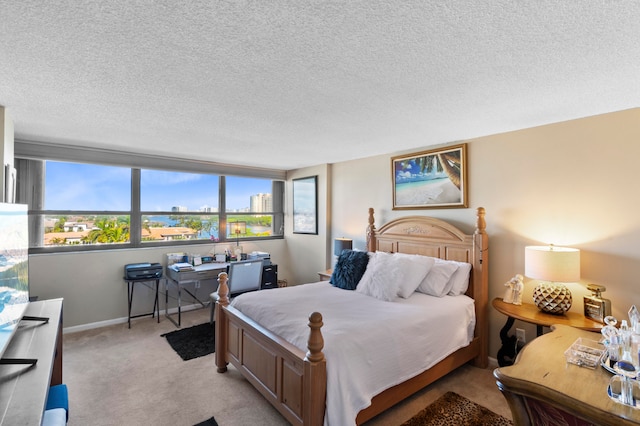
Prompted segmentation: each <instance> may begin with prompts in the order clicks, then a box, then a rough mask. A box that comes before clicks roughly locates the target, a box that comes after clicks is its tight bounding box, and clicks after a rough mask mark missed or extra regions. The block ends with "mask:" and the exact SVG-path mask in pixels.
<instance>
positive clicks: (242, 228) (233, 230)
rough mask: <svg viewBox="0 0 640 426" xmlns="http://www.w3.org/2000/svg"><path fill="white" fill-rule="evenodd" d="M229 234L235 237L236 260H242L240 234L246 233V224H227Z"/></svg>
mask: <svg viewBox="0 0 640 426" xmlns="http://www.w3.org/2000/svg"><path fill="white" fill-rule="evenodd" d="M229 226H230V228H229V234H235V235H236V252H235V255H236V260H241V259H242V249H241V248H240V234H242V235H244V234H246V233H247V222H231V223H229Z"/></svg>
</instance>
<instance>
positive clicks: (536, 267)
mask: <svg viewBox="0 0 640 426" xmlns="http://www.w3.org/2000/svg"><path fill="white" fill-rule="evenodd" d="M524 274H525V276H527V277H529V278H533V279H536V280H543V281H551V282H558V283H572V282H578V281H580V250H578V249H574V248H568V247H555V246H552V245H551V246H528V247H525V249H524Z"/></svg>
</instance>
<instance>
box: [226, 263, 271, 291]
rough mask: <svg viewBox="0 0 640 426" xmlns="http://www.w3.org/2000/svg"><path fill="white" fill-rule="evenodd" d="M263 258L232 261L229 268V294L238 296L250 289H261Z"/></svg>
mask: <svg viewBox="0 0 640 426" xmlns="http://www.w3.org/2000/svg"><path fill="white" fill-rule="evenodd" d="M262 265H263V262H262V259H252V260H241V261H239V262H231V263H230V264H229V267H228V268H227V273H228V274H229V294H230V295H232V296H236V295H238V294H241V293H246V292H248V291H255V290H260V284H261V283H262Z"/></svg>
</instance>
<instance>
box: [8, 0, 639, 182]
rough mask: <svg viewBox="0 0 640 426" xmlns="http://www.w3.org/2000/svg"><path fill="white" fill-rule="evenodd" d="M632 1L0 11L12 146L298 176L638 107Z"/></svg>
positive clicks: (104, 5) (93, 2) (24, 6)
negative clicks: (22, 143)
mask: <svg viewBox="0 0 640 426" xmlns="http://www.w3.org/2000/svg"><path fill="white" fill-rule="evenodd" d="M639 40H640V2H638V1H613V0H610V1H609V0H601V1H584V0H563V1H557V0H529V1H512V0H501V1H499V0H494V1H489V0H473V1H472V0H469V1H447V2H443V1H436V0H428V1H426V0H423V1H419V0H414V1H400V0H386V1H371V0H363V1H353V0H341V1H338V0H334V1H318V0H316V1H311V0H304V1H303V0H291V1H284V0H270V1H266V0H265V1H263V0H259V1H248V0H247V1H242V0H235V1H234V0H227V1H222V0H218V1H213V0H206V1H205V0H201V1H176V0H165V1H153V0H109V1H104V0H84V1H75V0H67V1H62V0H58V1H46V2H43V1H31V0H2V1H0V105H4V106H5V107H7V108H8V110H9V113H10V115H11V116H12V117H13V120H14V124H15V133H16V138H18V139H28V140H35V141H42V142H52V143H58V144H69V145H82V146H92V147H98V148H108V149H115V150H125V151H128V152H136V153H153V154H159V155H162V156H167V155H176V156H179V157H183V158H185V157H186V158H200V159H204V160H211V161H216V162H224V163H231V164H248V165H251V166H258V167H268V168H275V169H284V170H289V169H295V168H299V167H304V166H309V165H316V164H320V163H333V162H338V161H344V160H350V159H355V158H362V157H368V156H371V155H377V154H384V153H390V152H394V151H401V150H407V149H414V148H420V149H422V148H425V147H428V146H429V145H434V144H442V143H447V142H454V141H459V140H462V139H468V138H473V137H478V136H483V135H488V134H494V133H500V132H505V131H509V130H514V129H521V128H526V127H532V126H537V125H541V124H545V123H551V122H557V121H563V120H568V119H573V118H578V117H585V116H590V115H595V114H601V113H605V112H611V111H617V110H623V109H628V108H633V107H638V106H639V100H640V42H639Z"/></svg>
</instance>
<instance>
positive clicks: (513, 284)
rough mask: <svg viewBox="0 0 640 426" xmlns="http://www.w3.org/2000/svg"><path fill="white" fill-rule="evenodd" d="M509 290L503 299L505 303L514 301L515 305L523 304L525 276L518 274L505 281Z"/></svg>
mask: <svg viewBox="0 0 640 426" xmlns="http://www.w3.org/2000/svg"><path fill="white" fill-rule="evenodd" d="M504 285H505V287H507V290H506V291H505V293H504V298H503V299H502V300H503V301H504V302H505V303H512V304H514V305H522V290H523V289H524V277H523V276H522V275H520V274H517V275H516V276H514V277H513V278H511V279H510V280H509V281H507V282H506V283H504Z"/></svg>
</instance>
